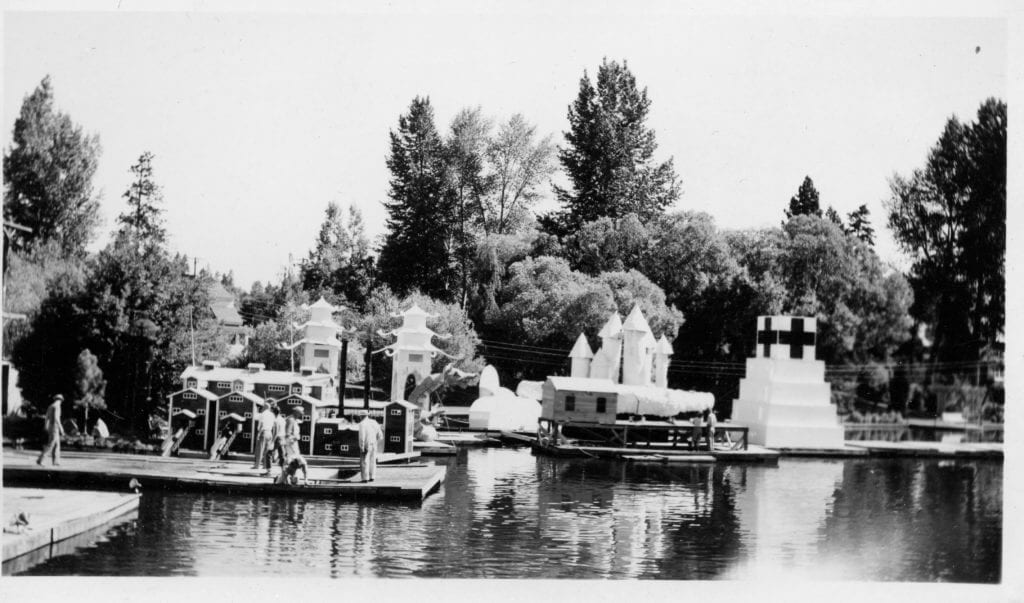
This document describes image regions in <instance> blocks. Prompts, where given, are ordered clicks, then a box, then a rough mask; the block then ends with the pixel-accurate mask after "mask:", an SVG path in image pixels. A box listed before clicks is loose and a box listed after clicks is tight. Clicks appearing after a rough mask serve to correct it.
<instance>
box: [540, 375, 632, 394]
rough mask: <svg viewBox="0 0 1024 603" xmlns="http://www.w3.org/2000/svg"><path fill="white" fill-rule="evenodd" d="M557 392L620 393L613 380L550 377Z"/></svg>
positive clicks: (549, 379)
mask: <svg viewBox="0 0 1024 603" xmlns="http://www.w3.org/2000/svg"><path fill="white" fill-rule="evenodd" d="M548 381H550V382H551V385H553V386H555V389H556V390H562V391H577V392H600V393H606V394H615V393H618V391H619V390H618V386H617V385H616V384H614V383H612V381H611V379H591V378H589V377H548Z"/></svg>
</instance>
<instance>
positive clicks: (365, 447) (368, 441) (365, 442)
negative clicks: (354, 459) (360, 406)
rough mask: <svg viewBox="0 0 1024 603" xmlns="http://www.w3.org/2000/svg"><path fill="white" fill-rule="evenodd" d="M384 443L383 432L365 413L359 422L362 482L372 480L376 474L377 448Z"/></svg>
mask: <svg viewBox="0 0 1024 603" xmlns="http://www.w3.org/2000/svg"><path fill="white" fill-rule="evenodd" d="M383 445H384V432H383V431H382V430H381V428H380V425H379V424H378V423H377V421H374V420H373V418H371V417H370V415H369V414H367V415H366V416H365V417H363V420H362V421H360V422H359V473H360V474H361V475H362V477H363V481H364V482H372V481H373V478H374V477H375V476H376V474H377V450H378V448H380V447H381V446H383Z"/></svg>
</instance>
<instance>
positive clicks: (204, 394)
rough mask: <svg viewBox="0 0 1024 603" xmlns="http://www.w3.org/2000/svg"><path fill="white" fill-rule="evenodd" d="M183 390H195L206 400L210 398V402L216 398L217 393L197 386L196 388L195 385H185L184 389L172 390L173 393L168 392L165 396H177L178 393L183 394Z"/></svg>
mask: <svg viewBox="0 0 1024 603" xmlns="http://www.w3.org/2000/svg"><path fill="white" fill-rule="evenodd" d="M185 392H195V393H197V394H199V395H200V396H202V397H203V398H206V399H207V400H210V401H211V402H212V401H214V400H216V399H217V395H216V394H214V393H213V392H211V391H209V390H205V389H199V388H196V387H186V388H185V389H181V390H178V391H176V392H174V393H173V394H168V396H167V397H171V396H177V395H178V394H183V393H185Z"/></svg>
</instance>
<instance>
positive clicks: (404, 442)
mask: <svg viewBox="0 0 1024 603" xmlns="http://www.w3.org/2000/svg"><path fill="white" fill-rule="evenodd" d="M418 410H419V407H418V406H416V405H415V404H410V403H409V402H402V401H399V402H392V403H391V404H388V405H387V406H386V407H385V408H384V413H385V414H384V452H395V453H400V454H401V453H409V452H412V442H413V433H414V431H415V427H416V412H417V411H418Z"/></svg>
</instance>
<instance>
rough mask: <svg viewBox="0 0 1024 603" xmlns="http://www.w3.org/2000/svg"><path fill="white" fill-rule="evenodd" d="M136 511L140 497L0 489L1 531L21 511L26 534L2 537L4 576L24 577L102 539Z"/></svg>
mask: <svg viewBox="0 0 1024 603" xmlns="http://www.w3.org/2000/svg"><path fill="white" fill-rule="evenodd" d="M5 456H6V454H5ZM138 508H139V495H138V494H134V493H114V492H83V491H80V490H54V489H39V488H11V487H7V486H6V485H5V487H4V488H3V512H4V517H3V521H4V526H5V530H6V529H7V528H8V526H10V524H11V520H12V518H13V517H14V516H15V515H17V514H18V513H19V512H21V511H24V512H26V513H28V516H29V517H28V519H29V524H28V527H29V529H27V530H25V531H22V532H21V533H10V532H6V531H5V532H4V535H3V543H4V544H3V563H4V565H3V574H4V575H8V576H9V575H11V574H13V573H17V572H20V571H24V570H26V569H28V568H29V567H31V566H32V565H35V564H37V563H40V562H42V561H45V560H47V559H49V558H50V557H52V556H55V555H59V554H62V552H64V551H67V550H74V548H75V547H77V546H85V545H88V544H91V543H92V542H94V541H95V538H97V537H99V536H102V533H103V532H105V531H106V528H108V527H111V526H112V525H113V524H116V523H120V522H123V521H127V520H129V519H131V518H133V517H135V516H136V514H137V512H138ZM100 529H102V531H100ZM97 532H100V533H98V534H97ZM82 536H86V538H82ZM57 545H63V546H60V547H57ZM55 547H57V548H55Z"/></svg>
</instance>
